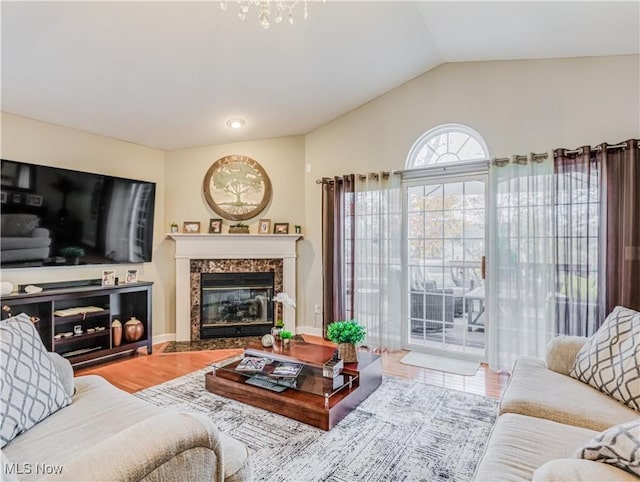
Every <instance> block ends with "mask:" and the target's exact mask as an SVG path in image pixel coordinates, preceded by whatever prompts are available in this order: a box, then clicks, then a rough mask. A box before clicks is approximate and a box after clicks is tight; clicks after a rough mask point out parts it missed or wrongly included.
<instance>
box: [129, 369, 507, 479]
mask: <svg viewBox="0 0 640 482" xmlns="http://www.w3.org/2000/svg"><path fill="white" fill-rule="evenodd" d="M209 370H210V369H203V370H199V371H197V372H194V373H190V374H188V375H185V376H183V377H180V378H177V379H175V380H171V381H168V382H166V383H163V384H161V385H157V386H154V387H151V388H148V389H145V390H142V391H140V392H137V393H136V394H135V395H136V396H137V397H139V398H141V399H142V400H146V401H147V402H150V403H152V404H154V405H157V406H161V407H171V408H174V409H177V410H180V411H186V412H192V413H200V414H203V415H205V416H207V417H209V418H210V419H211V420H212V421H213V422H214V423H215V424H216V425H217V426H218V428H219V429H220V430H221V431H223V432H226V433H228V434H229V435H231V436H232V437H234V438H236V439H238V440H240V441H242V442H244V443H245V444H246V445H247V446H248V447H249V450H250V451H251V458H252V461H253V467H254V475H255V479H256V480H262V481H281V482H307V481H314V482H315V481H318V482H319V481H332V482H357V481H362V482H364V481H390V480H393V481H445V480H446V481H460V482H462V481H468V480H472V478H473V473H474V471H475V469H476V466H477V464H478V461H479V460H480V457H481V455H482V453H483V451H484V446H485V443H486V441H487V439H488V438H489V433H490V431H491V427H492V426H493V423H494V421H495V418H496V411H497V405H498V402H497V400H493V399H490V398H486V397H482V396H479V395H472V394H467V393H464V392H459V391H456V390H450V389H446V388H441V387H435V386H432V385H428V384H425V383H421V382H416V381H412V380H405V379H401V378H395V377H384V379H383V382H382V385H381V386H380V387H379V388H378V390H376V391H375V392H374V393H373V394H371V395H370V396H369V398H367V399H366V400H365V401H364V402H363V403H361V404H360V406H359V407H357V408H356V410H354V411H353V412H351V413H350V414H349V415H347V416H346V417H345V418H344V419H343V420H342V421H341V422H340V423H339V424H338V425H337V426H336V427H334V428H333V429H332V430H331V431H330V432H325V431H323V430H320V429H317V428H314V427H311V426H309V425H306V424H303V423H300V422H296V421H295V420H291V419H288V418H286V417H282V416H280V415H276V414H273V413H271V412H267V411H265V410H262V409H259V408H254V407H251V406H249V405H245V404H243V403H239V402H235V401H233V400H230V399H227V398H224V397H220V396H217V395H214V394H212V393H209V392H207V391H206V390H205V389H204V374H205V373H206V372H207V371H209Z"/></svg>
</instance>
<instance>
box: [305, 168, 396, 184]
mask: <svg viewBox="0 0 640 482" xmlns="http://www.w3.org/2000/svg"><path fill="white" fill-rule="evenodd" d="M380 174H382V177H383V178H387V177H389V176H401V175H402V171H382V172H369V173H367V174H354V176H358V177H359V178H360V180H365V179H367V177H369V178H371V179H378V178H379V177H380ZM340 177H346V176H339V177H338V182H341V181H342V179H340ZM332 182H335V179H334V178H331V177H322V178H320V179H316V184H323V183H332Z"/></svg>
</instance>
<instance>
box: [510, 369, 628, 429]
mask: <svg viewBox="0 0 640 482" xmlns="http://www.w3.org/2000/svg"><path fill="white" fill-rule="evenodd" d="M500 413H519V414H521V415H529V416H532V417H541V418H546V419H549V420H553V421H556V422H560V423H566V424H569V425H576V426H578V427H584V428H589V429H591V430H595V431H598V432H600V431H601V430H605V429H607V428H609V427H611V425H615V424H617V423H623V422H629V421H631V420H635V419H636V418H637V417H638V413H637V412H636V411H634V410H632V409H630V408H629V407H626V406H625V405H623V404H621V403H619V402H617V401H616V400H614V399H612V398H611V397H609V396H607V395H605V394H604V393H602V392H599V391H598V390H596V389H595V388H593V387H590V386H589V385H586V384H584V383H582V382H580V381H578V380H576V379H574V378H571V377H568V376H566V375H561V374H560V373H556V372H554V371H551V370H549V369H548V368H547V367H546V366H545V364H544V362H543V361H542V360H540V359H538V358H533V357H520V358H519V359H518V360H517V361H516V363H515V365H514V369H513V374H512V375H511V378H510V379H509V383H508V385H507V388H506V389H505V391H504V394H503V396H502V400H501V401H500Z"/></svg>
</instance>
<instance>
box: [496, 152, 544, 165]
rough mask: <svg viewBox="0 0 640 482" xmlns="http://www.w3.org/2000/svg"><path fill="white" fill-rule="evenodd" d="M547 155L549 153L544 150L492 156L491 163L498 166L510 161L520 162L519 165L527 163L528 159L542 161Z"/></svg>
mask: <svg viewBox="0 0 640 482" xmlns="http://www.w3.org/2000/svg"><path fill="white" fill-rule="evenodd" d="M548 157H549V154H548V153H546V152H539V153H538V152H530V153H529V154H528V155H524V154H514V155H513V156H511V157H494V158H493V162H492V163H493V165H495V166H498V167H504V166H506V165H507V164H509V162H512V163H513V164H520V165H523V166H524V165H527V163H528V162H529V161H533V162H538V163H540V162H542V161H544V160H545V159H547V158H548Z"/></svg>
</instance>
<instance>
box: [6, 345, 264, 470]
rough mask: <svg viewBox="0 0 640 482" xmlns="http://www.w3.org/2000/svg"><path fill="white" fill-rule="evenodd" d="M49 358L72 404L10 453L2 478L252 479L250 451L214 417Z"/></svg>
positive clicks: (20, 439)
mask: <svg viewBox="0 0 640 482" xmlns="http://www.w3.org/2000/svg"><path fill="white" fill-rule="evenodd" d="M49 355H50V356H51V358H52V359H53V360H54V364H55V366H56V369H57V370H58V374H59V376H60V379H61V381H62V382H63V386H64V387H65V391H67V392H68V393H73V391H74V387H75V394H74V395H73V401H72V403H71V404H70V405H68V406H66V407H64V408H62V409H60V410H58V411H57V412H55V413H53V414H52V415H50V416H48V417H47V418H46V419H44V420H43V421H41V422H40V423H38V424H36V425H35V426H33V427H32V428H30V429H29V430H27V431H26V432H24V433H22V434H20V435H18V436H17V437H16V438H15V439H13V440H12V441H11V442H9V443H8V444H7V445H6V446H5V447H4V448H3V450H2V459H3V460H2V466H3V467H2V476H3V478H2V480H8V479H9V480H10V479H14V480H64V481H71V480H82V481H93V480H109V481H138V480H144V481H173V480H176V481H177V480H180V481H182V480H185V481H187V480H188V481H223V480H224V481H228V482H232V481H233V482H235V481H243V480H251V478H252V474H251V462H250V459H249V453H248V450H247V448H246V447H245V446H244V444H242V443H240V442H238V441H236V440H235V439H233V438H231V437H229V436H227V435H225V434H223V433H221V432H219V431H218V429H217V428H216V427H215V426H214V425H213V423H211V422H210V421H209V420H207V419H205V418H201V417H198V416H196V415H192V414H187V413H178V412H174V411H170V410H167V409H162V408H158V407H155V406H153V405H150V404H148V403H146V402H144V401H142V400H140V399H138V398H136V397H134V396H133V395H130V394H128V393H126V392H124V391H122V390H120V389H118V388H116V387H114V386H113V385H111V384H110V383H108V382H107V381H106V380H105V379H103V378H102V377H99V376H95V375H90V376H83V377H77V378H73V371H72V369H71V365H70V364H69V362H68V361H67V360H65V359H64V358H62V357H60V356H59V355H57V354H55V353H50V354H49ZM47 467H49V468H47ZM56 467H59V469H58V470H61V473H59V474H58V475H55V474H51V473H47V471H55V470H56Z"/></svg>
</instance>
